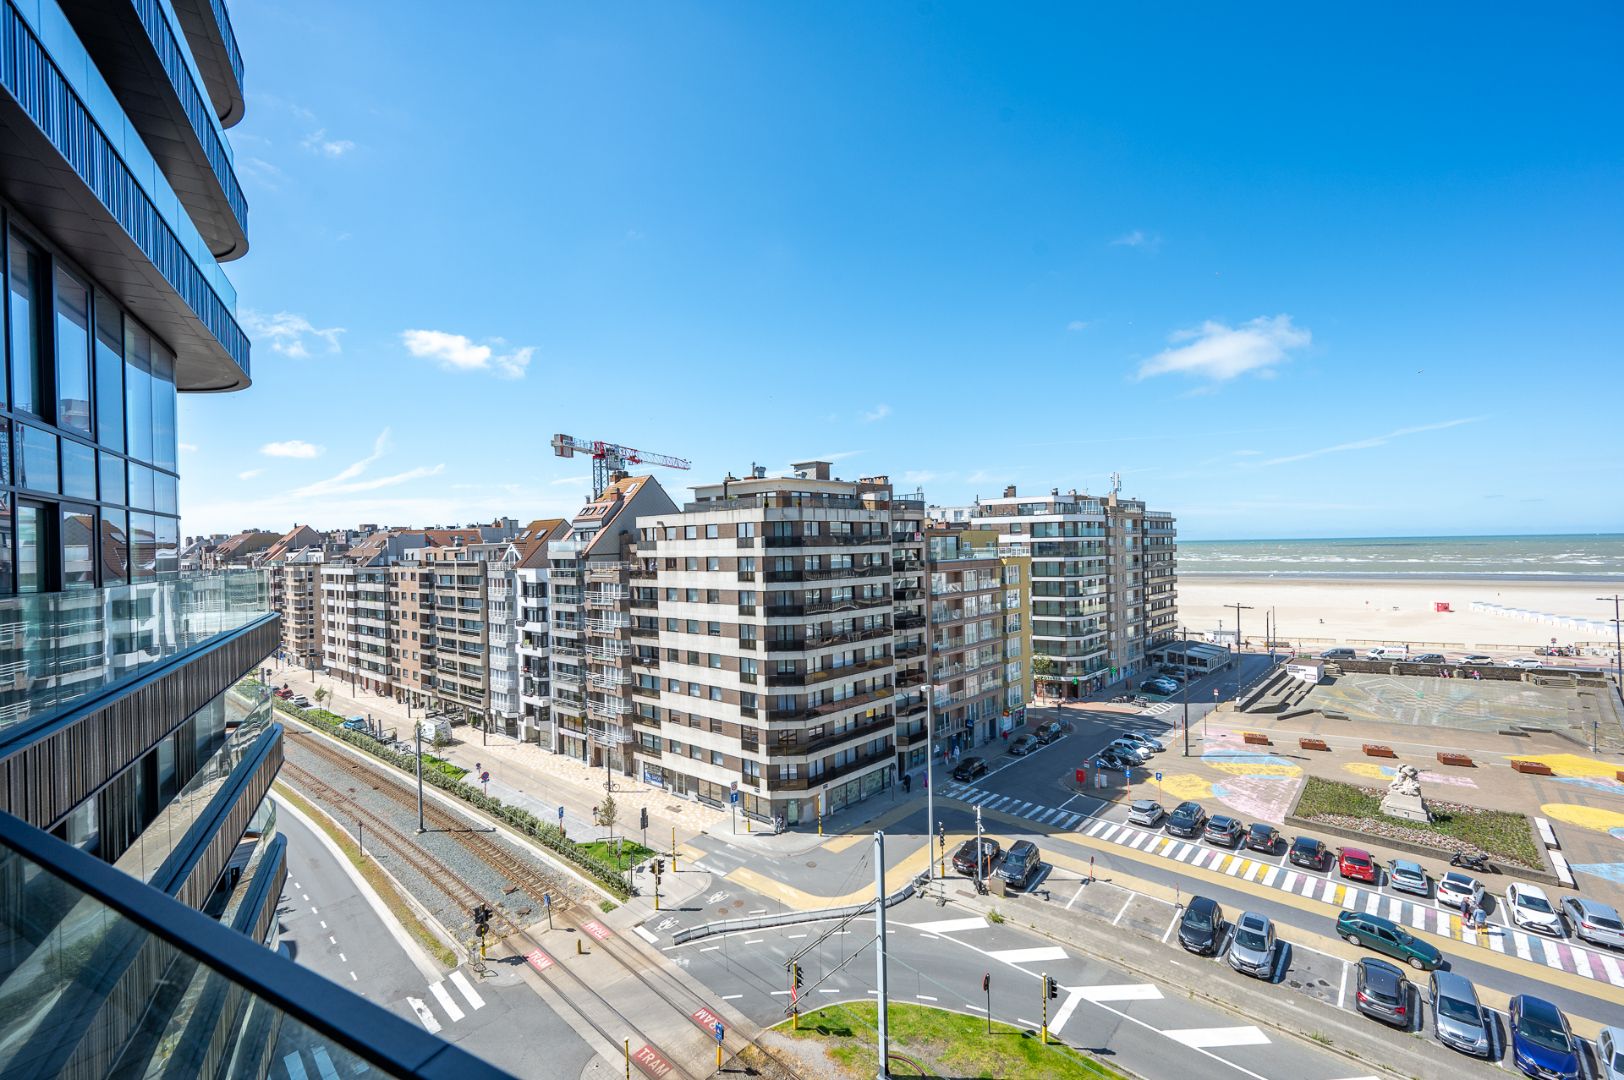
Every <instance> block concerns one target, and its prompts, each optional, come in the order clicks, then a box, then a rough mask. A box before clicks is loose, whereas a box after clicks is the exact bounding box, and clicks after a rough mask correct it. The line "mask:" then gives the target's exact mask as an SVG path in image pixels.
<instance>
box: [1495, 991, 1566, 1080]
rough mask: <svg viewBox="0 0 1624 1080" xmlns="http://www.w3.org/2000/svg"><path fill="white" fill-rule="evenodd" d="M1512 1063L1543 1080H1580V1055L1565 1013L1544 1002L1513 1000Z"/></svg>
mask: <svg viewBox="0 0 1624 1080" xmlns="http://www.w3.org/2000/svg"><path fill="white" fill-rule="evenodd" d="M1509 1011H1510V1014H1511V1015H1510V1027H1511V1060H1512V1062H1513V1063H1515V1064H1516V1066H1517V1068H1519V1069H1521V1070H1522V1071H1523V1073H1524V1074H1525V1075H1527V1076H1537V1077H1539V1078H1540V1080H1578V1077H1579V1053H1578V1047H1577V1045H1576V1044H1575V1043H1574V1040H1573V1032H1572V1031H1570V1030H1569V1029H1568V1018H1567V1017H1565V1016H1563V1015H1562V1010H1561V1009H1558V1008H1557V1007H1556V1006H1555V1005H1552V1004H1551V1003H1550V1002H1549V1001H1546V1000H1545V999H1544V998H1537V997H1534V996H1533V995H1532V994H1518V995H1517V996H1516V997H1514V998H1512V999H1511V1008H1510V1010H1509Z"/></svg>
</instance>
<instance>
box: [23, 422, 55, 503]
mask: <svg viewBox="0 0 1624 1080" xmlns="http://www.w3.org/2000/svg"><path fill="white" fill-rule="evenodd" d="M17 432H18V434H19V435H21V436H22V446H21V448H20V450H21V452H20V453H19V454H18V455H17V458H18V470H17V486H18V487H27V488H33V489H34V490H36V491H53V492H54V491H56V490H57V475H56V436H55V435H52V434H51V433H50V432H49V431H44V430H41V429H40V428H37V427H29V426H28V425H27V424H19V425H18V426H17Z"/></svg>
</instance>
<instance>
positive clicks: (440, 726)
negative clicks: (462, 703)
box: [417, 716, 451, 745]
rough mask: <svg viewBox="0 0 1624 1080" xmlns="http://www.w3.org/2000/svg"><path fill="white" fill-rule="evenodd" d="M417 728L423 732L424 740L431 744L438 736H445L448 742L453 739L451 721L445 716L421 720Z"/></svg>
mask: <svg viewBox="0 0 1624 1080" xmlns="http://www.w3.org/2000/svg"><path fill="white" fill-rule="evenodd" d="M417 730H418V731H419V732H420V733H421V734H422V736H423V741H424V742H426V743H429V744H430V745H432V744H433V743H434V740H435V738H436V737H443V738H444V739H445V741H446V742H450V741H451V721H449V720H447V719H445V718H444V717H440V716H436V717H434V718H432V719H425V720H419V721H418V722H417Z"/></svg>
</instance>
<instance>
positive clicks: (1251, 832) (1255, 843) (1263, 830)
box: [1246, 821, 1280, 855]
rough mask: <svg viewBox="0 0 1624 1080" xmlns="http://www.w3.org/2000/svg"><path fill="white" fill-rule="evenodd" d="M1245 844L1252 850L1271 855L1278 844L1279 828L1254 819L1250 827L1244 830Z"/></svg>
mask: <svg viewBox="0 0 1624 1080" xmlns="http://www.w3.org/2000/svg"><path fill="white" fill-rule="evenodd" d="M1246 846H1247V847H1249V848H1251V849H1252V850H1253V851H1263V852H1267V853H1268V854H1270V855H1273V854H1274V850H1275V848H1277V847H1279V846H1280V830H1279V829H1277V828H1275V827H1274V826H1273V825H1270V824H1269V823H1268V822H1265V821H1254V822H1252V827H1251V828H1250V829H1247V830H1246Z"/></svg>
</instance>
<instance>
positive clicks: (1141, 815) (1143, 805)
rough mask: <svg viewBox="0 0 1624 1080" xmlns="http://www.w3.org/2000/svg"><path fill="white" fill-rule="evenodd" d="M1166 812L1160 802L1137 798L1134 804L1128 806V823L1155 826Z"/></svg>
mask: <svg viewBox="0 0 1624 1080" xmlns="http://www.w3.org/2000/svg"><path fill="white" fill-rule="evenodd" d="M1165 813H1166V811H1165V810H1163V809H1162V804H1161V803H1159V802H1156V801H1154V800H1152V799H1136V800H1134V803H1133V805H1132V806H1130V807H1128V824H1130V825H1151V826H1154V825H1155V824H1156V823H1157V822H1158V821H1160V820H1162V815H1163V814H1165Z"/></svg>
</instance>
